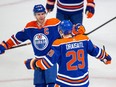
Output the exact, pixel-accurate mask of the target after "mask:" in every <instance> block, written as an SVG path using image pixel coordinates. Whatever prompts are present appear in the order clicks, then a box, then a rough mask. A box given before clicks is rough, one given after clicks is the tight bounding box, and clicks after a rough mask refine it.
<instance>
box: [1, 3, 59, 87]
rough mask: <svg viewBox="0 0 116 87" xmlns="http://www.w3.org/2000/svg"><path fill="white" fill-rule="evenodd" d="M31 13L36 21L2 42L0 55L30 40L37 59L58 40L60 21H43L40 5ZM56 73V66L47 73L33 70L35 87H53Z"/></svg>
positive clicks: (43, 9) (44, 13)
mask: <svg viewBox="0 0 116 87" xmlns="http://www.w3.org/2000/svg"><path fill="white" fill-rule="evenodd" d="M33 12H34V16H35V18H36V20H35V21H31V22H29V23H27V24H26V26H25V28H24V29H23V30H22V31H19V32H17V33H16V34H14V35H12V36H11V38H9V39H8V40H7V41H3V42H2V43H1V44H0V54H2V53H4V52H5V50H7V49H10V48H11V47H13V46H15V45H18V44H20V43H21V42H24V41H26V40H30V41H31V43H32V47H33V50H34V55H35V57H37V58H39V56H44V55H46V54H47V53H48V51H49V50H50V47H51V45H52V43H53V41H54V40H55V39H56V38H60V35H59V32H58V24H59V23H60V21H59V20H58V19H56V18H51V19H45V18H46V11H45V8H44V6H43V5H41V4H38V5H35V6H34V8H33ZM56 72H57V69H56V65H54V66H53V67H51V68H50V69H48V70H47V71H43V70H41V69H38V70H35V71H34V85H35V87H53V86H54V82H55V79H56ZM47 85H48V86H47Z"/></svg>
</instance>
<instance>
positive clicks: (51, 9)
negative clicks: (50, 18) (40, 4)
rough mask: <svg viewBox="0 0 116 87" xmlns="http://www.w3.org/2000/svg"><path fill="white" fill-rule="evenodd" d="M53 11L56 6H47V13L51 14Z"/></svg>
mask: <svg viewBox="0 0 116 87" xmlns="http://www.w3.org/2000/svg"><path fill="white" fill-rule="evenodd" d="M53 9H54V5H49V4H46V10H47V12H51V11H53Z"/></svg>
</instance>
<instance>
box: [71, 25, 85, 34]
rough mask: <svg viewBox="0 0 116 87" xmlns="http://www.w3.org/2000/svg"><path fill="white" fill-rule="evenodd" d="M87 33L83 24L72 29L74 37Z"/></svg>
mask: <svg viewBox="0 0 116 87" xmlns="http://www.w3.org/2000/svg"><path fill="white" fill-rule="evenodd" d="M84 33H85V28H84V26H83V25H82V24H80V23H78V24H76V25H74V27H73V29H72V34H73V35H79V34H84Z"/></svg>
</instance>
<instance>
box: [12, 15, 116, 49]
mask: <svg viewBox="0 0 116 87" xmlns="http://www.w3.org/2000/svg"><path fill="white" fill-rule="evenodd" d="M47 14H48V13H47ZM114 19H116V17H113V18H112V19H110V20H108V21H107V22H105V23H103V24H102V25H100V26H98V27H97V28H95V29H93V30H92V31H90V32H88V33H85V34H84V35H89V34H91V33H93V32H95V31H96V30H98V29H100V28H101V27H103V26H104V25H106V24H108V23H109V22H111V21H113V20H114ZM30 44H31V43H30V42H29V43H25V44H21V45H18V46H14V47H11V48H10V49H14V48H18V47H22V46H27V45H30Z"/></svg>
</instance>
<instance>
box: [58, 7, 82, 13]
mask: <svg viewBox="0 0 116 87" xmlns="http://www.w3.org/2000/svg"><path fill="white" fill-rule="evenodd" d="M57 7H58V8H59V9H61V10H63V11H67V12H74V11H79V10H82V9H83V8H84V7H82V8H79V9H74V10H73V9H70V10H69V9H63V8H61V7H59V6H57Z"/></svg>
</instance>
